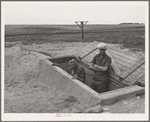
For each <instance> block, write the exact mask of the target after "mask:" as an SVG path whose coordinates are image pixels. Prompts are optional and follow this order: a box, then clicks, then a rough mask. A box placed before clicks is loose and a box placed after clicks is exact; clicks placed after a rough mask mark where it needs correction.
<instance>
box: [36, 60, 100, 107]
mask: <svg viewBox="0 0 150 122" xmlns="http://www.w3.org/2000/svg"><path fill="white" fill-rule="evenodd" d="M39 80H40V81H41V82H43V83H46V84H47V85H50V86H54V87H56V88H57V89H58V90H61V91H63V92H67V93H68V94H70V95H71V96H74V97H75V98H77V99H78V100H79V101H80V102H82V103H85V104H88V105H89V106H92V105H96V104H98V103H100V102H101V100H100V99H99V94H98V93H97V92H95V91H94V90H92V89H91V88H89V87H88V86H86V85H85V84H83V83H81V82H80V81H79V80H76V79H72V76H71V75H70V74H68V73H67V72H65V71H64V70H62V69H61V68H59V67H57V66H52V62H50V61H48V60H46V59H41V60H40V61H39Z"/></svg>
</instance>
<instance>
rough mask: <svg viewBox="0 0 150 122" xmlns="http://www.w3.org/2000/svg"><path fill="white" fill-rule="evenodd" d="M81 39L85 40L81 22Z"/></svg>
mask: <svg viewBox="0 0 150 122" xmlns="http://www.w3.org/2000/svg"><path fill="white" fill-rule="evenodd" d="M81 37H82V40H83V39H84V31H83V22H81Z"/></svg>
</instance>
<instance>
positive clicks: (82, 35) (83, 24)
mask: <svg viewBox="0 0 150 122" xmlns="http://www.w3.org/2000/svg"><path fill="white" fill-rule="evenodd" d="M87 22H88V21H75V23H76V24H77V25H78V26H79V27H80V28H81V37H82V40H83V39H84V26H85V25H86V23H87ZM79 23H81V24H79Z"/></svg>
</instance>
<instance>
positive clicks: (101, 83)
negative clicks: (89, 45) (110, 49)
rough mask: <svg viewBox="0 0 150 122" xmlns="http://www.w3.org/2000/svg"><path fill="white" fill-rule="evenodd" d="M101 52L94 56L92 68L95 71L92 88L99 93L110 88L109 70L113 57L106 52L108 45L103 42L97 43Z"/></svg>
mask: <svg viewBox="0 0 150 122" xmlns="http://www.w3.org/2000/svg"><path fill="white" fill-rule="evenodd" d="M97 49H99V51H100V53H99V54H97V55H96V56H94V58H93V60H92V61H91V65H90V69H91V70H93V71H94V78H93V82H92V85H91V88H92V89H94V90H95V91H97V92H98V93H102V92H106V91H107V90H108V70H109V68H110V67H111V58H110V57H109V56H108V55H107V54H106V50H107V45H106V44H105V43H101V44H99V45H97Z"/></svg>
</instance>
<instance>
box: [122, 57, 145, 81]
mask: <svg viewBox="0 0 150 122" xmlns="http://www.w3.org/2000/svg"><path fill="white" fill-rule="evenodd" d="M144 62H145V58H144V57H142V58H141V59H140V60H138V61H137V62H136V63H135V64H134V65H133V66H131V67H130V68H129V69H128V71H126V72H125V73H124V74H122V75H121V77H122V78H126V77H127V76H128V75H129V74H131V73H132V72H133V71H134V70H135V69H136V68H138V67H139V66H141V64H144Z"/></svg>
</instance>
